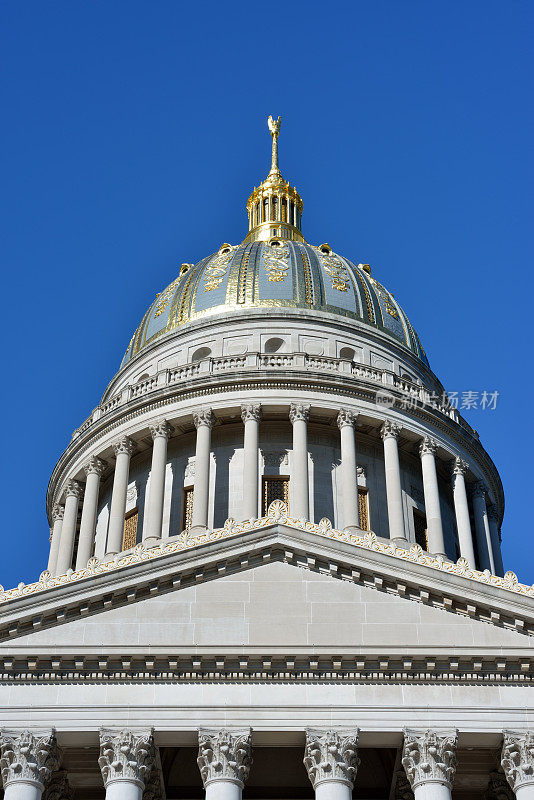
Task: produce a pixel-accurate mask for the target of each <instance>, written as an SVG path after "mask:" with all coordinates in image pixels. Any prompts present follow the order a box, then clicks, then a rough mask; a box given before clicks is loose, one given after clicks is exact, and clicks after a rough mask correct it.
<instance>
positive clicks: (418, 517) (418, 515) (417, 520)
mask: <svg viewBox="0 0 534 800" xmlns="http://www.w3.org/2000/svg"><path fill="white" fill-rule="evenodd" d="M413 527H414V531H415V541H416V542H417V544H419V545H421V547H422V548H423V550H426V551H427V552H428V536H427V533H426V515H425V514H423V513H422V512H421V511H418V510H417V509H416V508H414V509H413Z"/></svg>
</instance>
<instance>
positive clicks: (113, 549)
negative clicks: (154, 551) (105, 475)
mask: <svg viewBox="0 0 534 800" xmlns="http://www.w3.org/2000/svg"><path fill="white" fill-rule="evenodd" d="M133 447H134V445H133V442H132V440H131V439H129V438H128V437H127V436H123V437H122V438H121V439H120V440H119V441H118V442H115V444H114V445H113V449H114V451H115V456H116V461H115V473H114V475H113V490H112V492H111V508H110V512H109V524H108V540H107V545H106V555H107V556H112V555H116V554H117V553H120V552H121V551H122V540H123V536H124V515H125V513H126V493H127V491H128V478H129V474H130V457H131V454H132V451H133Z"/></svg>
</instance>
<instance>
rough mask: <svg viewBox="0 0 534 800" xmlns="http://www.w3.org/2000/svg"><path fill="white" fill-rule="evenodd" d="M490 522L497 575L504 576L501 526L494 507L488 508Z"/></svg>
mask: <svg viewBox="0 0 534 800" xmlns="http://www.w3.org/2000/svg"><path fill="white" fill-rule="evenodd" d="M488 522H489V529H490V539H491V549H492V553H493V563H494V566H495V574H496V575H500V576H501V578H502V577H503V576H504V565H503V563H502V552H501V539H500V536H499V524H498V514H497V509H496V507H495V506H494V505H491V506H490V507H489V508H488Z"/></svg>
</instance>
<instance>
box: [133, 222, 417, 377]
mask: <svg viewBox="0 0 534 800" xmlns="http://www.w3.org/2000/svg"><path fill="white" fill-rule="evenodd" d="M281 207H282V208H283V206H281ZM275 222H276V221H275ZM273 227H274V233H273V230H269V233H272V234H273V235H272V236H271V238H270V239H269V240H268V241H248V242H247V241H246V240H245V242H243V243H242V244H240V245H238V246H232V245H229V244H223V245H222V246H221V247H220V248H219V250H218V252H216V253H213V255H210V256H208V257H207V258H204V259H202V260H201V261H199V262H198V264H195V265H192V264H183V265H182V268H181V270H180V274H179V275H178V277H177V278H176V279H175V280H174V281H173V282H172V283H171V284H170V285H169V286H168V287H167V288H166V289H165V290H164V291H163V292H161V294H158V295H157V296H156V298H155V300H154V301H153V303H152V305H151V306H150V307H149V309H148V311H147V312H146V314H145V315H144V317H143V319H142V321H141V324H140V325H139V326H138V328H137V329H136V331H135V333H134V335H133V336H132V339H131V341H130V344H129V345H128V349H127V351H126V354H125V356H124V359H123V362H122V365H125V364H127V363H128V361H130V359H132V358H133V357H134V356H135V355H137V353H139V352H140V351H141V350H143V348H145V347H147V346H149V345H150V344H152V343H154V342H156V341H157V340H159V339H160V338H161V337H163V336H167V335H169V334H171V333H173V332H174V333H176V332H178V331H179V330H180V328H181V327H182V326H184V325H185V324H186V323H188V322H190V321H192V320H197V319H199V318H201V317H204V316H206V315H211V314H222V313H229V312H231V313H235V312H236V311H241V310H246V311H247V312H248V311H251V310H252V309H254V310H257V311H259V312H260V313H262V314H265V313H268V311H269V309H272V308H280V309H283V308H286V309H303V310H313V311H315V312H320V313H324V312H327V313H330V314H339V315H342V316H344V317H347V318H348V319H350V320H351V321H354V322H355V323H356V324H358V323H361V324H364V325H371V326H373V327H374V328H377V329H378V330H380V331H382V332H383V333H385V334H387V335H388V336H391V337H392V338H393V339H395V340H396V341H397V342H400V343H401V344H402V345H403V346H404V347H406V348H407V349H408V350H410V351H411V352H412V353H414V354H415V355H416V356H417V357H418V358H420V359H421V360H422V361H424V362H425V363H427V359H426V355H425V353H424V351H423V348H422V347H421V343H420V341H419V337H418V336H417V333H416V332H415V330H414V328H413V326H412V325H411V323H410V321H409V319H408V318H407V316H406V314H405V313H404V311H403V310H402V308H401V307H400V306H399V304H398V303H397V301H396V300H395V298H394V297H393V295H392V294H391V293H390V292H388V291H387V289H385V288H384V286H382V284H380V283H379V282H378V281H377V280H376V279H375V278H374V277H373V276H372V274H371V268H370V267H369V265H368V264H358V265H356V264H354V263H353V262H352V261H349V260H348V259H347V258H344V257H343V256H340V255H338V254H337V253H334V252H333V251H332V249H331V248H330V246H329V245H328V244H322V245H320V246H319V247H316V246H313V245H310V244H307V243H306V242H303V241H294V240H291V239H289V238H286V237H282V236H281V235H280V234H281V233H282V232H284V233H286V234H291V233H294V234H295V233H297V231H298V229H296V230H294V232H293V231H291V230H290V229H289V226H285V225H284V226H283V228H282V229H281V228H278V229H276V228H277V226H276V224H275V225H274V226H273ZM292 227H293V228H295V226H292ZM284 229H285V230H284ZM247 238H248V237H247Z"/></svg>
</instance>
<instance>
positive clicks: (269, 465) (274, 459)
mask: <svg viewBox="0 0 534 800" xmlns="http://www.w3.org/2000/svg"><path fill="white" fill-rule="evenodd" d="M262 455H263V465H264V467H265V469H279V468H280V466H281V465H282V464H287V463H288V458H287V453H286V452H285V451H282V450H271V451H268V452H263V454H262Z"/></svg>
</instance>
